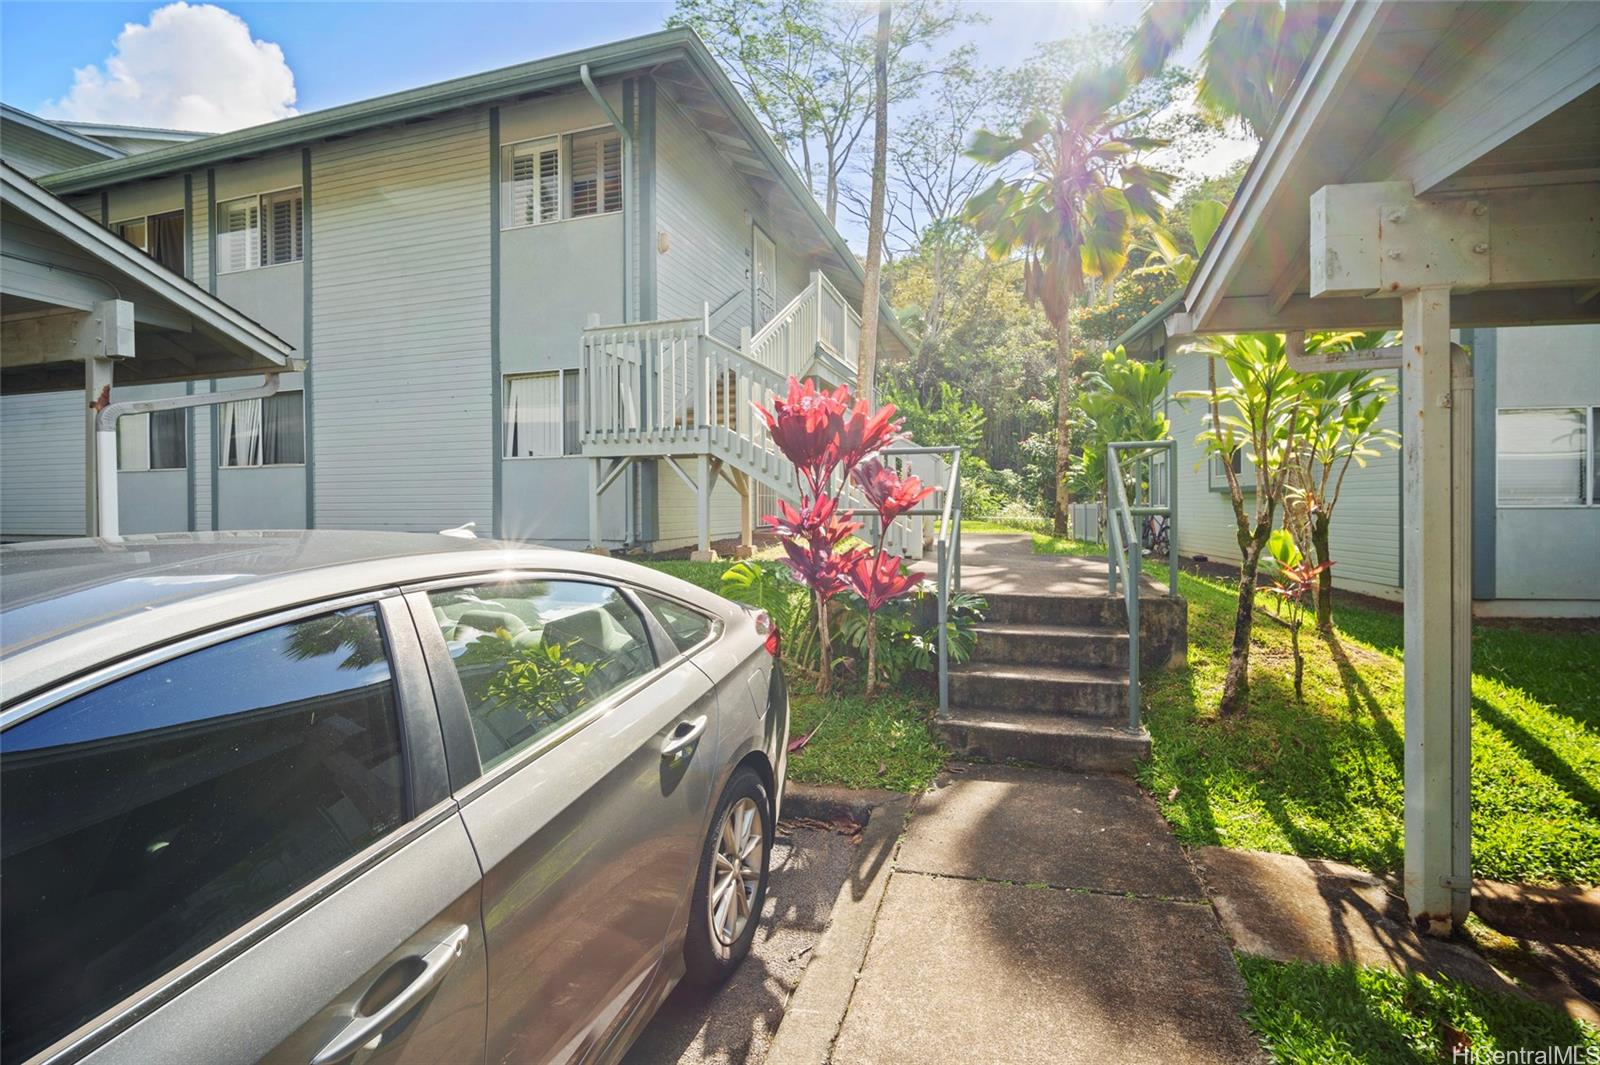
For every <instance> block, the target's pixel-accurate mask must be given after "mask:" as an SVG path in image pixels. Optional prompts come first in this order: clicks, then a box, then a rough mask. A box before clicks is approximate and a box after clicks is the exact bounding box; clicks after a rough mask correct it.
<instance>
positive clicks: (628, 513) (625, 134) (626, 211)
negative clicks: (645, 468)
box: [578, 63, 643, 540]
mask: <svg viewBox="0 0 1600 1065" xmlns="http://www.w3.org/2000/svg"><path fill="white" fill-rule="evenodd" d="M578 80H579V81H581V82H583V87H584V88H585V89H587V90H588V91H589V96H590V97H591V98H592V99H593V100H594V102H595V105H596V106H598V107H599V108H600V110H601V112H602V113H603V114H604V115H605V116H606V121H608V122H610V123H611V125H612V127H613V128H615V129H616V131H617V133H618V134H619V135H620V136H621V138H622V190H623V191H622V320H623V321H624V322H632V321H635V320H636V319H637V314H636V312H635V308H636V306H637V302H638V301H637V296H636V294H635V293H634V291H633V248H634V244H635V234H634V230H635V229H636V228H637V220H636V218H635V215H636V214H637V212H638V206H637V201H638V195H639V193H638V189H637V188H636V185H637V182H635V181H634V180H633V155H634V150H633V131H632V130H630V129H629V128H628V126H627V123H625V122H623V121H622V119H621V118H620V117H619V116H618V115H617V112H616V111H615V109H613V108H612V106H611V104H610V103H609V102H607V100H606V98H605V97H604V96H602V95H600V90H599V88H598V87H596V85H595V83H594V78H592V77H591V76H590V75H589V64H588V63H584V64H583V65H581V66H580V67H578ZM640 254H643V252H642V251H641V253H640ZM634 495H635V480H634V475H633V473H632V471H630V472H629V476H628V490H627V493H626V498H625V499H624V501H623V514H624V518H623V533H622V535H623V537H624V539H625V540H632V539H633V534H634V532H635V530H636V524H637V520H638V519H637V515H635V514H634Z"/></svg>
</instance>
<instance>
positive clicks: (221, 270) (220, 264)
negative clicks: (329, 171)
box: [145, 185, 306, 469]
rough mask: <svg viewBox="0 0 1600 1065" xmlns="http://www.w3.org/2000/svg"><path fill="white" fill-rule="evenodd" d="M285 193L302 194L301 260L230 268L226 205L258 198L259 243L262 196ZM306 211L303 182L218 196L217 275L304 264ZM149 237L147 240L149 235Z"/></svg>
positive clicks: (215, 227)
mask: <svg viewBox="0 0 1600 1065" xmlns="http://www.w3.org/2000/svg"><path fill="white" fill-rule="evenodd" d="M282 192H298V193H300V226H301V232H300V258H298V259H289V260H286V261H284V262H281V263H263V262H257V263H256V264H255V265H254V266H241V267H239V268H238V269H230V268H229V267H228V266H227V264H226V263H225V262H224V261H223V257H222V254H221V246H222V238H223V237H225V236H227V234H226V233H224V232H223V231H222V230H221V229H220V228H219V227H218V225H217V223H218V222H219V221H221V219H222V217H223V208H225V207H227V206H228V204H230V203H238V202H239V201H240V200H255V201H256V227H257V228H256V242H257V244H259V243H260V241H261V236H260V233H261V228H262V227H263V222H262V211H261V201H262V200H263V199H265V198H266V197H268V196H276V195H278V194H279V193H282ZM305 210H306V208H305V186H303V185H284V186H283V187H281V188H276V189H262V190H261V191H260V192H246V193H244V194H243V195H240V196H229V197H227V198H226V199H220V198H219V199H218V200H217V204H216V210H215V211H213V212H212V213H211V257H212V261H214V262H215V263H216V264H217V274H218V275H219V276H220V275H222V274H247V273H250V272H252V271H255V270H271V269H274V268H275V267H279V266H303V265H304V264H305V240H306V235H305ZM145 232H146V233H147V234H148V233H149V223H148V222H147V223H146V225H145ZM146 239H148V237H147V238H146ZM258 254H259V252H258ZM295 465H298V463H297V464H295ZM227 468H228V469H255V467H253V466H249V467H246V466H238V467H235V466H229V467H227Z"/></svg>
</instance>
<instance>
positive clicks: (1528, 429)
mask: <svg viewBox="0 0 1600 1065" xmlns="http://www.w3.org/2000/svg"><path fill="white" fill-rule="evenodd" d="M1597 418H1600V408H1591V407H1552V408H1542V409H1531V408H1522V409H1516V410H1501V411H1499V412H1497V415H1496V417H1495V452H1496V454H1495V480H1496V492H1495V496H1496V502H1497V504H1498V505H1499V506H1502V507H1582V506H1589V505H1592V504H1594V503H1596V502H1600V500H1597V499H1596V494H1597V493H1600V479H1597V478H1596V476H1595V473H1594V468H1595V451H1596V450H1597V449H1596V444H1595V423H1596V419H1597Z"/></svg>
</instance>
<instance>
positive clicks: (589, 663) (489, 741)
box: [428, 581, 655, 769]
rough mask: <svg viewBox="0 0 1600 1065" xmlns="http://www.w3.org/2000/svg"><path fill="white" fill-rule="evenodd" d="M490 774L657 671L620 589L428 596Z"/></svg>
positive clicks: (544, 588) (534, 587)
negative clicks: (491, 769) (626, 686)
mask: <svg viewBox="0 0 1600 1065" xmlns="http://www.w3.org/2000/svg"><path fill="white" fill-rule="evenodd" d="M428 601H429V603H430V604H431V605H432V606H433V616H434V620H435V621H437V622H438V624H439V628H440V630H441V631H442V632H443V633H444V639H445V643H446V644H447V645H448V646H449V649H450V658H451V660H452V661H453V662H454V663H455V667H456V673H457V675H458V676H460V678H461V686H462V688H463V689H464V690H465V692H466V697H467V711H468V713H469V714H470V715H471V717H472V731H473V734H474V735H475V736H476V737H477V741H478V757H479V759H480V760H481V761H482V763H483V766H484V768H485V769H487V768H489V767H491V766H494V765H497V764H499V763H500V762H503V761H504V760H505V759H507V758H509V757H510V756H511V755H513V754H515V753H516V752H517V751H519V750H521V749H523V748H524V747H526V746H527V745H528V744H530V743H532V742H534V741H535V740H537V739H538V738H539V737H541V736H543V735H545V734H547V733H549V732H550V731H551V730H552V729H554V728H556V727H557V726H559V725H560V724H561V723H562V722H564V721H566V720H567V719H568V718H570V717H572V716H573V715H574V714H576V713H578V712H579V711H580V710H582V709H584V708H585V707H587V706H591V705H593V704H594V703H595V702H597V701H599V700H600V699H602V698H604V697H605V695H606V694H607V693H608V692H611V691H613V690H615V689H616V688H619V687H621V686H622V685H624V684H626V683H628V682H629V681H631V680H633V679H635V678H637V677H642V676H644V675H645V674H646V673H648V672H650V670H652V669H654V668H655V657H654V655H653V654H652V653H651V650H650V641H649V639H648V638H647V637H646V636H645V628H644V622H643V620H642V619H641V618H640V617H639V615H638V613H637V612H636V611H635V610H634V609H633V607H632V606H630V605H629V603H628V601H627V600H626V599H624V598H623V597H622V593H621V592H619V591H618V590H617V589H616V588H613V587H611V586H609V585H604V584H588V583H584V582H579V581H524V582H520V583H506V584H492V585H480V586H478V587H473V588H452V589H450V590H448V591H437V592H430V593H429V594H428Z"/></svg>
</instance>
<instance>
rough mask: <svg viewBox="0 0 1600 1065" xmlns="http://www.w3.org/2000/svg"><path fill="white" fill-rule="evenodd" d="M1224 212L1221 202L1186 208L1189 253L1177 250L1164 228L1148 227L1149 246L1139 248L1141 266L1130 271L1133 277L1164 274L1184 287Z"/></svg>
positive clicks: (1225, 207)
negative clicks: (1190, 239) (1190, 240)
mask: <svg viewBox="0 0 1600 1065" xmlns="http://www.w3.org/2000/svg"><path fill="white" fill-rule="evenodd" d="M1227 209H1228V208H1227V205H1226V204H1224V203H1222V201H1220V200H1197V201H1195V202H1194V203H1192V204H1190V205H1189V233H1190V235H1191V236H1193V238H1194V252H1193V253H1192V254H1191V253H1190V252H1187V251H1185V250H1183V249H1182V248H1181V247H1179V246H1178V241H1177V240H1176V239H1175V238H1174V236H1173V235H1172V234H1171V233H1170V232H1168V231H1167V230H1166V229H1165V228H1164V227H1162V226H1155V225H1153V226H1150V227H1148V233H1149V239H1150V243H1149V245H1142V244H1141V245H1140V246H1139V248H1138V250H1140V251H1143V252H1144V253H1145V260H1144V265H1143V266H1141V267H1139V268H1138V269H1137V270H1135V271H1133V276H1134V277H1141V276H1143V275H1145V274H1165V275H1168V276H1170V277H1172V278H1173V279H1175V280H1176V281H1177V282H1178V283H1179V284H1180V285H1187V284H1188V283H1189V279H1190V278H1191V277H1193V276H1194V269H1195V267H1196V266H1198V265H1199V263H1200V258H1199V257H1200V255H1201V254H1202V253H1203V252H1204V251H1205V250H1206V245H1207V244H1210V243H1211V238H1212V236H1213V235H1214V234H1215V233H1216V232H1217V227H1218V226H1220V225H1221V224H1222V216H1223V214H1224V213H1225V212H1226V211H1227Z"/></svg>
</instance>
